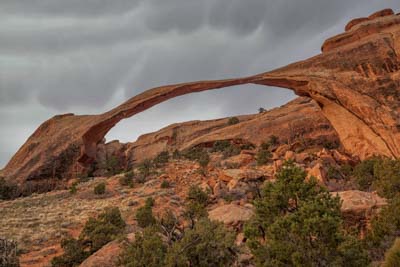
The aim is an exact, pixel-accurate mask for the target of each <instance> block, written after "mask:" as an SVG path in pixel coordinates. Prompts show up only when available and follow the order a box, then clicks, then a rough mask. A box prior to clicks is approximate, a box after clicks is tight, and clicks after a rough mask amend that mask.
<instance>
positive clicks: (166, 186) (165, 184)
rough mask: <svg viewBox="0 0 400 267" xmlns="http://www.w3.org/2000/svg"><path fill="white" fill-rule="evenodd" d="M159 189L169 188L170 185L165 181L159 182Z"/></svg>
mask: <svg viewBox="0 0 400 267" xmlns="http://www.w3.org/2000/svg"><path fill="white" fill-rule="evenodd" d="M160 187H161V188H170V187H171V185H170V184H169V182H168V181H167V180H164V181H162V182H161V185H160Z"/></svg>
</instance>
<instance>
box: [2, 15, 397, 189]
mask: <svg viewBox="0 0 400 267" xmlns="http://www.w3.org/2000/svg"><path fill="white" fill-rule="evenodd" d="M393 14H394V13H393V11H391V10H384V11H380V12H377V13H375V14H373V15H371V16H370V17H368V18H367V19H361V20H357V21H353V22H352V23H351V25H350V26H348V27H347V31H346V32H345V33H343V34H340V35H338V36H335V37H332V38H330V39H328V40H327V41H326V42H325V43H324V44H323V46H322V51H323V52H322V54H320V55H317V56H315V57H312V58H310V59H307V60H305V61H301V62H297V63H294V64H291V65H288V66H286V67H283V68H280V69H276V70H273V71H270V72H266V73H262V74H258V75H255V76H250V77H245V78H238V79H229V80H219V81H201V82H193V83H185V84H178V85H169V86H162V87H158V88H155V89H151V90H148V91H146V92H144V93H141V94H139V95H137V96H135V97H133V98H131V99H130V100H128V101H127V102H125V103H123V104H122V105H120V106H118V107H116V108H114V109H112V110H110V111H108V112H106V113H103V114H100V115H82V116H77V115H73V114H66V115H59V116H56V117H54V118H52V119H50V120H48V121H46V122H45V123H44V124H42V125H41V126H40V127H39V128H38V129H37V130H36V131H35V133H34V134H33V135H32V136H31V137H30V138H29V139H28V140H27V142H26V143H25V144H24V145H23V146H22V147H21V148H20V150H19V151H18V152H17V153H16V154H15V155H14V157H13V158H12V159H11V160H10V162H9V163H8V164H7V166H6V167H5V168H4V170H2V172H1V173H0V175H3V176H5V177H6V179H10V180H17V181H18V182H20V183H22V182H24V181H28V180H37V179H41V178H42V179H43V178H47V179H48V178H51V177H54V178H60V177H63V176H65V175H66V174H69V175H70V174H73V173H79V172H81V171H82V168H84V167H87V166H88V165H89V164H91V163H93V162H94V161H95V160H96V155H97V146H98V144H100V143H101V142H102V140H103V138H104V136H105V135H106V134H107V132H108V131H109V130H110V129H111V128H112V127H113V126H115V124H117V123H118V122H119V121H120V120H122V119H125V118H128V117H131V116H133V115H135V114H137V113H139V112H141V111H143V110H146V109H148V108H150V107H152V106H154V105H156V104H158V103H160V102H163V101H166V100H168V99H171V98H174V97H177V96H180V95H184V94H188V93H194V92H201V91H206V90H212V89H218V88H223V87H228V86H233V85H240V84H248V83H253V84H261V85H266V86H278V87H283V88H288V89H291V90H293V91H294V92H295V93H296V94H298V95H300V96H307V97H310V98H312V99H313V100H314V101H316V103H318V105H319V107H320V108H321V110H322V113H323V114H324V116H325V117H326V118H327V119H328V120H329V121H330V123H331V124H332V126H333V127H334V128H335V130H336V131H337V133H338V136H339V138H340V140H341V143H342V144H343V146H344V148H345V149H346V150H347V151H348V152H349V153H351V154H353V155H355V156H358V157H360V158H361V159H364V158H366V157H368V156H371V155H374V154H377V155H383V156H389V157H396V158H398V157H400V132H399V131H400V120H399V118H398V112H399V96H400V94H399V85H400V58H399V53H400V16H399V15H393ZM230 130H231V131H230V133H234V132H235V131H234V130H236V129H234V127H233V128H232V129H230ZM224 139H226V138H224Z"/></svg>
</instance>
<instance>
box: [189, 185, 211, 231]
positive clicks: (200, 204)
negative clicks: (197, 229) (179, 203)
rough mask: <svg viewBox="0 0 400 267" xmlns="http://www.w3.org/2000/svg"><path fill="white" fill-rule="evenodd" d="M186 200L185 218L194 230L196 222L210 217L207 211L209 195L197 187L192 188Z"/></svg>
mask: <svg viewBox="0 0 400 267" xmlns="http://www.w3.org/2000/svg"><path fill="white" fill-rule="evenodd" d="M186 200H187V202H186V209H185V212H184V216H185V217H186V218H187V219H189V221H190V225H191V228H193V227H194V225H195V223H196V221H198V220H199V219H200V218H203V217H206V216H207V215H208V213H207V210H206V207H207V204H208V194H207V192H204V191H203V190H202V189H201V188H200V187H199V186H197V185H195V186H191V187H190V188H189V192H188V196H187V199H186Z"/></svg>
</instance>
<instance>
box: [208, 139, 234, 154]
mask: <svg viewBox="0 0 400 267" xmlns="http://www.w3.org/2000/svg"><path fill="white" fill-rule="evenodd" d="M230 146H231V142H230V141H228V140H218V141H215V142H214V144H213V147H212V149H211V152H223V151H224V150H225V149H227V148H228V147H230Z"/></svg>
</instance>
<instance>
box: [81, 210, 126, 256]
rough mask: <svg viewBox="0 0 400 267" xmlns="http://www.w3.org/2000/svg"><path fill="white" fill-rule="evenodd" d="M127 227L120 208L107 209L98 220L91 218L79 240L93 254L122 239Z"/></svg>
mask: <svg viewBox="0 0 400 267" xmlns="http://www.w3.org/2000/svg"><path fill="white" fill-rule="evenodd" d="M125 225H126V224H125V221H124V220H123V219H122V216H121V212H120V211H119V209H118V208H107V209H106V210H105V211H104V212H103V213H101V214H99V216H97V218H89V220H88V221H87V222H86V224H85V226H84V227H83V230H82V232H81V234H80V236H79V239H80V240H81V241H82V243H83V244H84V245H85V248H86V249H87V250H88V251H89V252H90V253H91V254H92V253H94V252H96V251H97V250H99V249H100V248H102V247H103V246H104V245H106V244H107V243H109V242H110V241H112V240H114V239H117V238H118V237H120V236H121V235H122V234H123V233H124V231H125Z"/></svg>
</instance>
